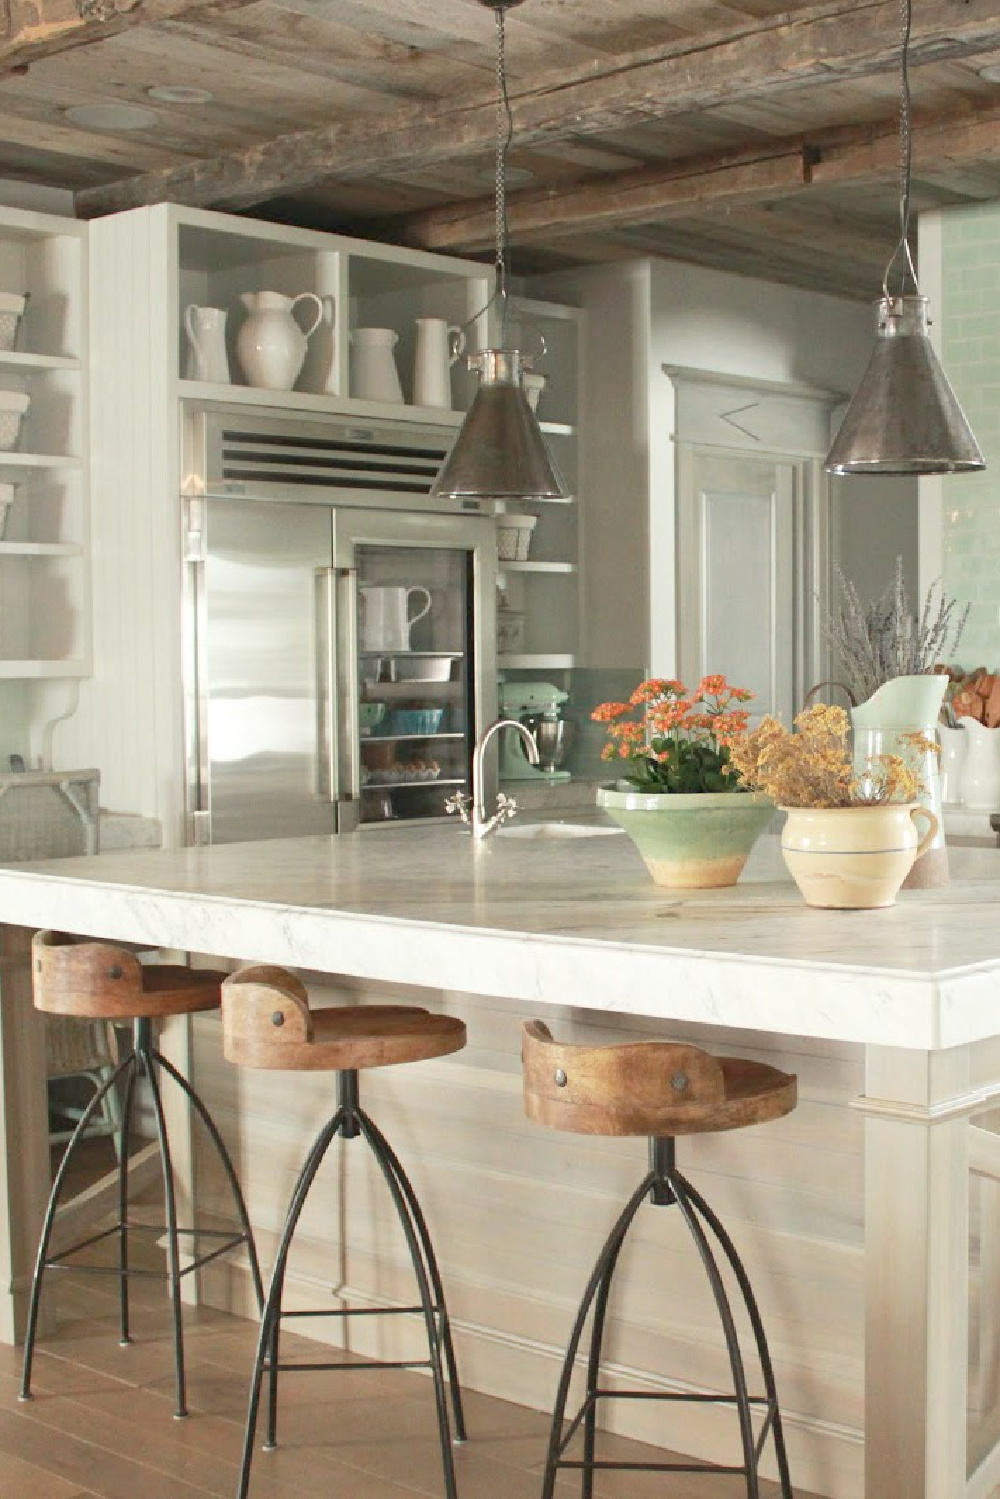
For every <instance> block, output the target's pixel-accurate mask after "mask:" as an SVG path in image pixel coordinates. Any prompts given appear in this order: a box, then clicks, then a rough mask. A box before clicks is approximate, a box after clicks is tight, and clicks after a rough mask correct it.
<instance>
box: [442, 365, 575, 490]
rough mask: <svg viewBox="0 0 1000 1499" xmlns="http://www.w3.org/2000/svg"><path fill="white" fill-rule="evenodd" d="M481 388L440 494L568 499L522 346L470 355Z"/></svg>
mask: <svg viewBox="0 0 1000 1499" xmlns="http://www.w3.org/2000/svg"><path fill="white" fill-rule="evenodd" d="M469 368H470V369H478V370H479V372H480V376H481V381H480V386H479V389H478V390H477V392H476V396H475V399H474V401H473V403H472V405H471V407H470V408H469V414H468V416H467V417H466V418H465V421H464V423H463V424H462V430H461V431H460V432H459V434H458V437H457V438H456V439H455V446H454V447H453V448H452V450H451V453H450V454H449V456H448V457H447V458H446V459H445V462H444V466H443V467H442V469H441V472H440V473H439V474H438V476H437V478H436V479H435V480H434V483H433V484H432V486H431V495H432V496H433V497H434V498H437V499H440V498H442V497H450V498H452V499H500V500H503V499H509V500H514V499H530V498H531V496H533V495H537V496H538V497H539V498H542V499H566V498H567V497H568V495H569V490H568V489H567V487H566V483H565V481H564V479H563V477H562V475H561V474H560V472H559V470H558V468H557V467H556V465H555V463H554V462H553V461H552V458H551V457H550V456H549V452H548V449H547V448H546V446H545V439H544V438H543V437H542V433H541V429H540V428H539V425H538V422H537V421H536V420H535V414H534V412H533V411H532V409H531V407H530V406H529V405H528V398H527V396H526V395H525V393H524V391H523V389H522V387H521V355H520V353H519V351H518V350H517V349H484V350H483V351H482V353H480V354H473V355H472V356H471V357H470V359H469Z"/></svg>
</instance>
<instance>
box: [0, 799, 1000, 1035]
mask: <svg viewBox="0 0 1000 1499" xmlns="http://www.w3.org/2000/svg"><path fill="white" fill-rule="evenodd" d="M951 860H952V871H953V875H954V876H955V878H954V879H953V882H952V884H951V885H950V886H949V887H948V888H946V889H944V890H940V891H927V890H924V891H910V892H906V891H904V892H903V893H902V894H901V895H900V897H899V901H898V904H897V905H896V906H894V907H892V908H890V909H888V910H883V911H866V912H836V911H816V910H811V909H809V908H808V907H807V906H805V905H804V904H803V902H802V900H801V897H800V896H799V894H798V892H797V890H796V889H795V887H794V886H793V885H792V884H791V883H790V881H789V880H788V879H787V878H786V877H784V874H783V870H782V867H781V864H780V858H779V855H778V851H777V840H776V839H775V838H773V837H765V838H764V839H762V840H761V841H760V843H759V844H758V847H757V850H755V853H754V857H753V859H752V861H751V865H750V866H749V867H748V870H747V872H746V873H745V874H744V877H743V879H742V880H741V882H740V884H739V885H737V886H736V887H734V888H733V889H730V890H720V891H705V892H692V893H690V894H681V893H674V892H670V891H666V890H663V889H659V888H657V887H656V886H655V885H653V884H652V882H651V881H650V879H649V876H648V875H647V873H646V870H645V868H644V866H643V865H642V863H641V861H640V860H639V857H638V855H637V853H636V852H635V850H634V849H633V848H632V846H631V844H630V843H629V842H628V840H627V839H626V838H625V837H624V836H608V837H593V838H579V839H573V840H568V839H567V840H562V839H556V838H545V839H542V838H539V839H530V838H510V839H504V838H491V839H489V840H487V841H486V842H485V843H483V844H481V845H479V846H478V847H474V846H473V844H472V841H471V839H470V838H469V837H468V836H467V835H463V833H462V832H461V831H460V830H459V829H458V828H457V827H454V826H451V825H450V824H449V825H435V826H432V827H427V828H422V829H414V828H408V829H395V828H379V829H377V830H373V831H371V832H369V833H361V834H359V835H356V836H350V837H343V838H302V839H290V840H287V841H274V842H267V843H255V844H230V845H222V846H217V847H213V848H192V849H184V850H179V851H147V850H135V851H130V852H126V853H108V854H100V855H97V856H96V857H93V858H73V859H59V860H53V861H50V862H48V863H46V864H19V865H8V866H5V867H2V868H0V920H3V921H6V922H10V923H13V924H16V925H22V926H29V927H40V926H52V927H56V928H62V929H65V930H68V931H76V932H84V933H89V934H91V935H95V936H103V937H107V938H117V939H119V940H131V941H144V942H149V943H153V944H156V945H159V946H163V947H177V948H182V949H187V950H189V951H194V952H199V953H214V954H217V955H220V956H227V957H232V958H237V959H242V960H246V961H266V962H275V963H286V964H289V965H293V966H297V967H301V968H307V969H313V970H316V971H319V972H326V973H344V974H349V975H352V976H355V977H360V978H371V979H379V980H389V981H396V982H401V981H405V982H408V983H414V984H426V985H428V986H433V987H435V988H446V989H455V990H463V991H466V992H470V993H478V994H487V995H503V996H507V997H510V998H514V999H520V1000H524V1001H527V1002H529V1003H532V1004H540V1005H545V1004H549V1003H553V1004H566V1005H574V1006H579V1007H582V1008H591V1009H600V1010H607V1011H615V1010H618V1011H622V1012H631V1013H636V1014H646V1015H655V1016H661V1017H664V1018H673V1019H678V1020H690V1021H700V1022H708V1023H714V1024H718V1025H725V1026H732V1027H745V1028H752V1029H756V1030H768V1031H772V1032H783V1033H787V1034H790V1035H808V1036H821V1037H828V1038H836V1039H840V1040H848V1041H856V1042H865V1043H873V1044H884V1045H889V1046H901V1047H915V1048H920V1049H922V1050H925V1049H935V1048H939V1047H948V1046H956V1045H960V1044H963V1043H965V1042H968V1041H973V1040H978V1039H981V1038H983V1037H986V1036H992V1035H996V1034H1000V881H998V876H1000V854H998V853H997V852H996V851H995V850H992V849H959V850H953V851H952V855H951Z"/></svg>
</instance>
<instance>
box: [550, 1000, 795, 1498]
mask: <svg viewBox="0 0 1000 1499" xmlns="http://www.w3.org/2000/svg"><path fill="white" fill-rule="evenodd" d="M522 1056H523V1061H524V1106H525V1111H526V1113H527V1115H528V1117H529V1118H530V1119H534V1120H535V1121H536V1123H538V1124H545V1125H548V1126H549V1127H550V1128H551V1129H560V1130H568V1131H571V1132H572V1133H574V1134H585V1135H645V1136H647V1138H648V1140H649V1171H648V1172H647V1173H646V1175H645V1177H644V1178H643V1180H642V1181H641V1182H640V1184H639V1186H638V1187H637V1188H636V1190H635V1192H634V1193H633V1194H632V1196H631V1197H630V1198H629V1201H628V1203H627V1205H626V1207H625V1209H624V1211H623V1212H622V1214H621V1216H620V1217H619V1219H618V1221H617V1223H616V1224H615V1226H614V1228H613V1229H612V1230H611V1233H610V1235H609V1236H608V1239H607V1241H606V1243H605V1245H604V1248H603V1249H602V1250H601V1253H600V1254H599V1256H598V1258H597V1263H596V1265H595V1266H594V1272H593V1274H592V1275H591V1277H590V1280H589V1281H588V1282H587V1288H586V1290H585V1291H584V1293H583V1300H582V1302H581V1303H580V1309H579V1311H578V1313H577V1317H576V1321H575V1322H574V1324H573V1330H572V1333H571V1335H570V1340H569V1345H568V1347H567V1349H566V1357H565V1359H564V1361H563V1367H562V1374H561V1376H560V1379H559V1387H558V1391H557V1394H556V1402H555V1409H554V1410H553V1413H552V1427H551V1431H550V1435H549V1448H548V1457H547V1459H546V1464H545V1478H544V1482H543V1487H542V1499H552V1496H553V1492H554V1489H555V1482H556V1473H557V1472H558V1470H559V1469H560V1468H575V1469H577V1470H580V1471H581V1473H582V1488H581V1494H582V1499H591V1496H592V1494H593V1481H594V1473H595V1471H597V1470H599V1469H601V1468H636V1469H640V1468H641V1469H648V1470H653V1471H657V1472H660V1471H662V1472H692V1473H735V1474H743V1475H745V1478H746V1486H747V1495H748V1499H759V1493H760V1488H759V1481H758V1474H757V1469H758V1464H759V1462H760V1456H761V1452H762V1451H763V1448H764V1444H765V1442H766V1441H767V1437H768V1433H769V1432H770V1433H771V1434H773V1437H774V1447H775V1453H776V1455H777V1460H778V1473H779V1477H780V1481H781V1493H782V1499H792V1488H791V1483H790V1481H789V1477H788V1459H787V1457H786V1454H785V1442H784V1436H783V1434H782V1429H781V1413H780V1411H779V1409H778V1397H777V1394H776V1392H775V1384H774V1372H773V1369H772V1366H771V1358H770V1354H769V1353H768V1349H767V1340H766V1338H765V1336H764V1327H763V1323H762V1322H761V1317H760V1312H759V1311H758V1309H757V1303H756V1301H755V1299H754V1295H753V1291H752V1290H751V1287H750V1281H749V1278H748V1276H747V1273H746V1270H745V1269H744V1267H743V1264H742V1262H741V1261H740V1259H739V1256H738V1255H737V1253H736V1250H735V1248H734V1246H733V1242H732V1240H731V1239H730V1237H729V1235H728V1234H727V1233H726V1230H725V1229H724V1228H723V1226H722V1224H721V1223H720V1222H719V1219H718V1218H717V1217H716V1215H715V1213H714V1212H713V1211H712V1209H711V1208H710V1207H709V1205H708V1203H707V1202H706V1201H705V1199H704V1198H703V1197H702V1196H701V1194H700V1192H698V1191H697V1190H696V1189H695V1188H694V1187H693V1186H692V1185H691V1183H690V1182H689V1181H687V1180H686V1178H685V1177H683V1176H682V1175H681V1173H680V1172H679V1171H678V1170H677V1166H676V1163H675V1149H674V1142H675V1137H676V1136H677V1135H692V1134H705V1133H707V1132H709V1131H714V1130H724V1129H740V1128H742V1127H743V1126H744V1125H748V1124H761V1123H763V1122H764V1121H765V1120H768V1119H780V1118H781V1116H782V1115H784V1114H788V1113H790V1112H791V1111H792V1109H794V1107H795V1103H796V1080H795V1078H794V1077H793V1076H791V1075H789V1074H788V1073H786V1072H779V1071H778V1070H777V1068H775V1067H768V1066H765V1065H764V1064H763V1063H760V1062H749V1061H743V1060H740V1059H737V1058H729V1057H722V1058H719V1059H716V1058H715V1057H711V1056H709V1055H708V1054H707V1053H706V1052H704V1051H701V1050H699V1048H698V1047H696V1046H683V1045H679V1044H674V1043H672V1042H664V1041H641V1042H637V1043H635V1044H631V1045H622V1046H562V1045H559V1044H557V1043H556V1042H555V1041H553V1039H552V1035H551V1033H550V1031H549V1029H548V1027H547V1026H546V1025H543V1024H542V1022H541V1021H538V1020H533V1021H529V1022H528V1023H527V1024H526V1025H525V1026H524V1031H523V1048H522ZM647 1197H648V1198H649V1201H650V1202H651V1203H653V1204H655V1205H656V1206H659V1207H667V1206H672V1205H676V1207H677V1208H678V1209H679V1211H680V1213H681V1216H682V1218H683V1220H684V1223H685V1225H686V1226H687V1229H688V1231H689V1232H690V1234H691V1237H692V1238H693V1239H694V1241H695V1244H696V1246H697V1249H698V1253H699V1256H700V1258H701V1262H702V1265H703V1266H704V1269H705V1273H706V1275H707V1276H708V1279H709V1282H710V1284H711V1287H712V1294H713V1296H714V1298H715V1304H716V1307H717V1309H718V1313H719V1317H720V1319H721V1321H722V1327H723V1331H724V1333H725V1338H726V1347H727V1350H728V1353H729V1362H730V1366H731V1368H732V1375H733V1389H734V1394H733V1395H732V1396H729V1395H714V1394H695V1395H679V1394H678V1395H675V1394H667V1393H659V1392H650V1391H645V1390H604V1389H601V1388H600V1386H599V1375H600V1362H601V1344H602V1341H603V1337H604V1323H605V1318H606V1315H607V1308H608V1297H609V1295H610V1292H611V1282H612V1279H613V1277H614V1273H615V1266H616V1264H617V1262H618V1256H619V1254H620V1253H621V1249H622V1245H623V1244H624V1242H625V1238H626V1235H627V1234H628V1231H629V1229H630V1227H631V1225H632V1222H633V1220H634V1218H635V1216H636V1214H637V1213H638V1211H639V1208H640V1207H641V1205H642V1203H643V1201H644V1200H645V1199H646V1198H647ZM706 1230H707V1231H706ZM713 1238H714V1240H715V1244H716V1246H717V1247H718V1248H720V1249H721V1250H722V1253H723V1254H724V1256H725V1258H726V1260H728V1262H729V1265H730V1267H731V1269H732V1272H733V1274H734V1276H735V1278H736V1281H737V1283H738V1285H739V1288H740V1291H741V1293H742V1296H743V1301H744V1303H745V1305H746V1310H747V1313H748V1315H749V1318H750V1324H751V1326H752V1328H753V1333H754V1338H755V1340H756V1344H757V1354H758V1357H759V1360H760V1365H761V1370H762V1374H763V1379H764V1389H765V1394H764V1395H763V1396H751V1395H749V1394H748V1393H747V1381H746V1375H745V1371H744V1366H743V1355H742V1353H741V1351H740V1345H739V1340H738V1337H737V1333H736V1325H735V1321H734V1318H733V1312H732V1307H731V1305H730V1301H729V1297H728V1295H727V1293H726V1288H725V1285H724V1283H723V1279H722V1276H721V1274H720V1270H719V1263H718V1260H717V1257H716V1250H715V1249H714V1248H713V1245H712V1239H713ZM592 1306H593V1322H592V1325H591V1334H590V1346H589V1350H588V1353H587V1357H586V1369H587V1383H586V1395H585V1398H584V1401H583V1404H582V1406H581V1407H580V1410H579V1411H578V1413H577V1415H576V1416H575V1417H574V1418H573V1420H572V1421H571V1422H570V1424H569V1428H568V1430H567V1432H566V1434H565V1436H564V1435H563V1420H564V1418H565V1414H566V1402H567V1399H568V1397H569V1387H570V1379H571V1376H572V1373H573V1367H574V1364H575V1362H576V1356H577V1351H578V1349H579V1346H580V1340H581V1338H582V1336H583V1331H584V1327H585V1325H586V1321H587V1317H588V1314H589V1312H590V1309H591V1307H592ZM615 1398H625V1399H632V1400H635V1399H646V1400H669V1401H673V1402H684V1401H690V1402H702V1403H705V1402H709V1403H713V1404H722V1403H732V1404H734V1405H735V1407H736V1410H737V1414H738V1418H739V1427H740V1438H741V1442H742V1446H743V1463H742V1466H740V1467H734V1466H727V1465H723V1464H710V1463H697V1464H695V1463H621V1462H615V1463H609V1462H601V1461H599V1460H598V1459H597V1457H596V1434H597V1402H598V1401H599V1400H606V1399H615ZM754 1406H757V1407H761V1408H763V1413H764V1420H763V1425H762V1428H761V1431H760V1434H759V1436H757V1437H756V1438H755V1436H754V1433H753V1427H752V1424H751V1416H752V1411H753V1407H754ZM581 1423H582V1425H583V1457H582V1459H580V1460H575V1461H571V1460H570V1459H568V1458H566V1457H564V1455H563V1454H564V1453H565V1451H566V1448H567V1447H568V1445H569V1443H570V1442H571V1440H572V1438H573V1437H574V1435H575V1434H576V1432H577V1431H578V1430H579V1428H580V1425H581Z"/></svg>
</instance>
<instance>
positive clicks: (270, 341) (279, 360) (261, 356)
mask: <svg viewBox="0 0 1000 1499" xmlns="http://www.w3.org/2000/svg"><path fill="white" fill-rule="evenodd" d="M240 301H241V302H242V303H243V306H244V307H245V308H246V310H247V316H246V318H244V320H243V326H242V327H241V328H240V331H239V333H238V335H237V338H236V353H237V356H238V358H239V361H240V368H241V369H242V371H243V374H244V375H245V377H246V381H247V384H248V385H255V386H257V387H259V388H260V389H262V390H291V389H292V386H293V385H294V384H295V382H296V380H297V379H298V377H299V371H300V370H301V368H302V362H303V360H304V359H305V357H306V349H307V347H308V344H309V335H310V334H311V333H313V332H314V331H315V330H316V328H317V327H318V326H319V322H320V319H321V318H322V316H323V303H322V302H321V301H320V299H319V297H317V296H316V294H315V292H311V291H303V292H299V295H298V296H297V297H286V296H285V295H284V293H283V292H280V291H245V292H243V293H241V295H240ZM300 302H310V303H311V304H312V306H313V309H314V313H315V316H314V317H313V320H312V322H311V323H310V324H309V327H308V328H300V327H299V325H298V323H297V322H296V321H295V318H294V317H293V316H292V310H293V308H295V307H297V306H298V304H299V303H300Z"/></svg>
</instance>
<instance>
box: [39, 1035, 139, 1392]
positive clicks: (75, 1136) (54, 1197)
mask: <svg viewBox="0 0 1000 1499" xmlns="http://www.w3.org/2000/svg"><path fill="white" fill-rule="evenodd" d="M134 1068H135V1062H134V1060H133V1058H132V1057H126V1058H125V1060H124V1062H121V1063H119V1065H118V1066H117V1067H116V1068H115V1070H114V1072H113V1073H112V1074H111V1076H110V1077H109V1078H108V1079H107V1081H106V1082H105V1083H104V1084H103V1086H102V1087H101V1088H100V1089H98V1091H97V1092H96V1093H95V1094H94V1096H93V1098H92V1099H91V1100H90V1102H89V1103H88V1104H87V1107H86V1108H85V1109H84V1111H83V1113H82V1114H81V1116H80V1119H79V1121H78V1122H77V1126H76V1129H75V1130H74V1131H73V1133H72V1135H71V1136H70V1140H69V1144H68V1145H67V1146H66V1150H65V1152H64V1153H63V1158H62V1160H61V1161H60V1162H59V1166H58V1169H57V1171H56V1174H55V1180H54V1181H53V1183H52V1191H51V1192H50V1193H49V1201H48V1206H47V1207H46V1209H45V1217H44V1219H43V1220H42V1232H41V1236H40V1237H39V1240H38V1253H37V1254H36V1256H35V1270H34V1274H33V1275H32V1277H31V1299H30V1301H29V1303H28V1325H27V1328H26V1331H25V1335H24V1364H23V1367H22V1373H21V1394H20V1399H21V1400H30V1399H31V1365H32V1360H33V1358H34V1352H35V1331H36V1328H37V1326H38V1303H39V1300H40V1298H41V1294H42V1280H43V1278H44V1275H45V1271H46V1269H47V1267H48V1266H49V1265H51V1264H54V1263H56V1262H57V1261H56V1260H50V1259H49V1258H48V1252H49V1242H50V1240H51V1238H52V1228H53V1225H54V1223H55V1221H56V1209H57V1208H58V1206H59V1198H60V1196H61V1195H62V1189H63V1182H64V1181H65V1180H66V1175H67V1172H68V1171H69V1168H70V1164H71V1162H72V1159H73V1154H74V1152H75V1150H76V1147H77V1145H78V1143H79V1142H80V1140H82V1138H83V1135H84V1131H85V1130H86V1128H87V1126H88V1125H89V1123H90V1121H91V1119H92V1118H93V1117H94V1114H95V1113H96V1112H97V1110H98V1109H99V1108H100V1106H101V1104H102V1103H103V1102H104V1097H105V1094H107V1093H109V1092H110V1090H111V1089H112V1088H113V1087H114V1086H115V1084H116V1083H117V1082H118V1079H119V1078H120V1077H121V1076H122V1075H123V1073H125V1072H126V1071H128V1070H130V1069H131V1070H133V1071H134ZM104 1237H105V1235H104V1234H94V1235H92V1236H91V1238H90V1239H88V1240H87V1241H86V1242H87V1243H88V1244H93V1243H96V1242H97V1241H98V1240H99V1239H102V1238H104ZM82 1247H83V1246H82V1245H79V1244H78V1245H74V1246H73V1248H74V1249H79V1248H82ZM72 1252H73V1250H66V1251H64V1253H66V1254H70V1253H72ZM61 1258H62V1256H58V1257H57V1259H61Z"/></svg>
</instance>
